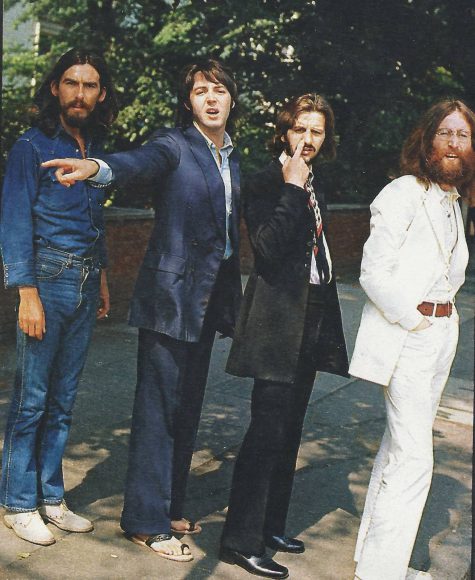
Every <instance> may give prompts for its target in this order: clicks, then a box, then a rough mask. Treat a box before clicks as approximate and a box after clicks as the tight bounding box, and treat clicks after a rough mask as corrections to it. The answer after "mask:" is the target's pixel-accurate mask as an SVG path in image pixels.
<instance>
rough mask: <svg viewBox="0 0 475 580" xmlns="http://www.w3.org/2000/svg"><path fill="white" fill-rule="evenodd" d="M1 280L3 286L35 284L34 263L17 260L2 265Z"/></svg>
mask: <svg viewBox="0 0 475 580" xmlns="http://www.w3.org/2000/svg"><path fill="white" fill-rule="evenodd" d="M3 281H4V284H5V288H13V287H16V286H34V287H36V286H37V283H36V275H35V270H34V264H33V263H30V262H19V263H14V264H4V265H3Z"/></svg>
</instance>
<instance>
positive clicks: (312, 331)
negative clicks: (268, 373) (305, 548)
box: [221, 286, 325, 555]
mask: <svg viewBox="0 0 475 580" xmlns="http://www.w3.org/2000/svg"><path fill="white" fill-rule="evenodd" d="M310 288H311V292H310V293H309V299H308V305H307V313H306V319H305V328H304V334H303V340H302V348H301V352H300V357H299V362H298V367H297V374H296V378H295V381H294V382H293V383H292V384H288V383H276V382H270V381H263V380H255V382H254V390H253V393H252V401H251V422H250V425H249V428H248V430H247V433H246V435H245V437H244V440H243V443H242V445H241V449H240V452H239V455H238V458H237V460H236V465H235V468H234V475H233V481H232V487H231V496H230V499H229V508H228V514H227V517H226V522H225V525H224V530H223V535H222V538H221V544H222V546H223V547H226V548H230V549H232V550H237V551H238V552H242V553H248V554H254V555H262V554H263V553H264V551H265V537H266V536H272V535H279V536H281V535H284V534H285V524H286V519H287V513H288V509H289V503H290V497H291V493H292V486H293V480H294V473H295V465H296V461H297V454H298V450H299V446H300V440H301V437H302V428H303V422H304V418H305V413H306V411H307V406H308V401H309V398H310V394H311V392H312V388H313V383H314V380H315V374H316V370H315V369H316V364H317V359H318V340H319V337H320V329H321V325H322V320H323V316H324V313H325V288H324V287H322V288H320V287H318V286H317V287H314V286H311V287H310Z"/></svg>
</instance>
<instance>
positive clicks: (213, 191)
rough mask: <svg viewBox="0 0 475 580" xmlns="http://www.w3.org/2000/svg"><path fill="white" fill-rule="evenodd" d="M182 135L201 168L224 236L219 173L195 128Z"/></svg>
mask: <svg viewBox="0 0 475 580" xmlns="http://www.w3.org/2000/svg"><path fill="white" fill-rule="evenodd" d="M184 135H185V138H186V140H187V141H188V143H189V145H190V149H191V152H192V153H193V156H194V158H195V159H196V162H197V163H198V165H199V166H200V167H201V170H202V172H203V176H204V179H205V181H206V185H207V187H208V196H209V200H210V204H211V207H212V208H213V214H214V218H215V220H216V223H217V224H218V227H219V230H220V231H221V232H222V233H223V237H225V235H226V201H225V197H224V183H223V180H222V178H221V175H220V173H219V169H218V166H217V165H216V161H215V160H214V159H213V154H212V153H211V151H210V150H209V147H208V145H207V143H206V141H205V139H204V137H203V135H201V133H200V132H199V131H198V130H197V129H196V127H194V126H191V127H188V128H187V129H185V131H184Z"/></svg>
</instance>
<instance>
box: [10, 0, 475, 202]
mask: <svg viewBox="0 0 475 580" xmlns="http://www.w3.org/2000/svg"><path fill="white" fill-rule="evenodd" d="M11 1H12V0H10V2H11ZM29 6H30V8H29V11H30V12H29V13H30V14H31V15H33V16H34V17H41V19H43V20H46V21H48V22H50V23H56V24H61V25H63V26H65V29H66V30H67V34H65V35H61V37H60V38H57V39H53V43H52V46H51V51H50V54H47V55H44V57H42V59H32V57H31V55H27V54H26V53H25V52H23V53H14V52H9V53H8V54H7V56H6V60H5V63H4V71H5V72H6V73H7V77H8V78H10V79H15V83H20V81H19V79H25V80H24V81H22V82H23V84H21V83H20V84H18V85H16V86H17V87H18V90H15V89H14V88H13V87H14V83H13V84H12V83H10V84H8V83H7V84H6V85H5V87H4V111H5V112H4V115H5V119H6V120H7V121H8V123H6V124H5V127H6V135H5V136H4V140H5V145H6V146H7V147H9V146H11V144H12V142H13V137H14V135H16V134H18V132H19V131H20V130H21V129H22V126H24V125H25V123H26V120H25V117H24V115H23V110H24V109H26V108H27V107H28V104H29V100H30V91H29V88H28V85H29V79H30V78H31V74H32V73H34V74H36V75H37V76H39V75H40V73H43V72H44V71H45V70H46V69H47V67H48V63H49V62H51V61H50V60H48V59H50V58H51V59H54V58H56V57H57V55H58V54H60V53H61V52H62V51H63V50H65V49H66V48H68V47H69V46H74V45H83V44H85V43H86V42H87V43H88V44H89V45H93V46H95V47H97V49H98V50H103V51H104V53H105V56H106V58H107V60H108V62H109V64H110V66H111V69H112V71H113V72H114V78H115V82H116V85H117V88H118V91H119V95H120V100H121V108H122V110H121V114H120V116H119V119H118V121H117V122H116V124H115V126H114V128H113V130H112V132H111V138H110V149H111V150H120V149H124V148H129V147H131V146H137V145H138V144H140V143H142V142H143V141H144V140H145V139H146V138H147V136H148V135H149V134H150V133H151V132H152V131H153V130H154V129H155V128H157V127H159V126H161V125H168V126H169V125H172V124H173V118H174V108H175V104H176V103H175V88H176V87H175V83H176V78H177V72H178V71H179V69H180V68H181V67H182V66H183V65H184V64H186V63H187V62H189V61H191V60H193V59H194V58H195V57H197V56H202V55H213V56H216V57H218V58H222V59H224V60H225V61H226V62H227V63H228V64H229V65H230V66H231V68H232V69H233V70H234V71H235V74H236V77H237V79H238V83H239V87H240V94H241V97H240V110H241V117H240V122H239V123H238V125H237V127H236V132H235V135H234V139H235V141H236V143H237V144H238V145H239V148H240V150H241V153H242V159H243V168H244V170H245V171H251V170H254V169H256V168H258V167H260V166H262V164H263V163H265V162H266V161H267V160H268V159H269V153H268V150H267V148H266V144H267V142H268V141H269V139H270V138H271V136H272V123H273V121H274V115H275V110H276V107H278V106H279V105H280V104H281V103H282V102H283V101H284V100H285V99H287V98H288V97H289V96H292V95H297V94H302V93H304V92H310V91H316V92H320V93H322V94H324V95H325V96H326V97H327V98H328V99H329V100H330V102H331V103H332V105H333V107H334V109H335V113H336V118H337V131H338V136H339V142H340V146H339V151H338V160H337V161H336V162H335V163H333V164H329V165H326V166H322V168H321V169H320V170H319V173H320V176H321V180H322V181H323V182H324V185H325V189H326V190H327V191H328V192H329V194H330V195H329V196H330V199H332V195H333V199H334V200H335V201H345V200H347V201H365V200H370V199H372V198H373V197H374V195H375V194H376V193H377V192H378V190H379V189H380V187H381V186H382V185H384V183H386V182H387V180H388V177H389V176H393V175H394V174H396V173H397V165H398V155H399V150H400V147H401V144H402V142H403V140H404V138H405V137H406V136H407V134H408V132H409V131H410V129H411V127H412V126H413V124H414V122H415V120H416V119H417V117H418V116H419V114H420V113H421V112H422V111H423V110H424V109H425V108H427V106H429V104H431V103H432V102H434V101H436V100H438V99H440V98H443V97H446V96H456V97H460V98H464V99H465V100H466V101H468V103H469V104H472V106H473V105H474V104H475V83H474V82H473V77H474V75H473V73H474V67H475V43H474V42H473V38H475V9H474V8H473V0H452V1H449V0H445V1H441V0H417V2H416V1H414V0H392V1H391V2H381V1H380V0H361V1H359V2H355V1H354V0H337V1H335V0H272V1H271V0H267V1H266V0H193V1H191V0H188V1H181V2H178V1H174V2H171V1H165V0H122V1H119V0H102V1H99V0H76V1H75V2H64V0H36V1H35V2H33V3H30V4H29ZM65 23H66V24H65ZM65 38H67V43H66V42H65V40H64V39H65ZM12 82H13V81H12ZM20 87H21V88H20ZM143 199H144V198H143V196H142V197H140V203H143ZM114 203H121V204H129V205H130V204H136V203H138V202H137V198H136V197H135V192H132V193H131V194H129V195H128V194H127V193H120V194H116V197H115V199H114Z"/></svg>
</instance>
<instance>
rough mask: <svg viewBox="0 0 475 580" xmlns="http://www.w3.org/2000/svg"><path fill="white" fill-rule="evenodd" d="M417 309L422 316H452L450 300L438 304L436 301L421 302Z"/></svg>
mask: <svg viewBox="0 0 475 580" xmlns="http://www.w3.org/2000/svg"><path fill="white" fill-rule="evenodd" d="M417 310H419V312H420V313H421V314H423V315H424V316H436V317H440V316H448V317H449V318H450V316H452V302H447V303H445V304H439V303H438V302H421V303H420V304H419V306H418V307H417Z"/></svg>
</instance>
